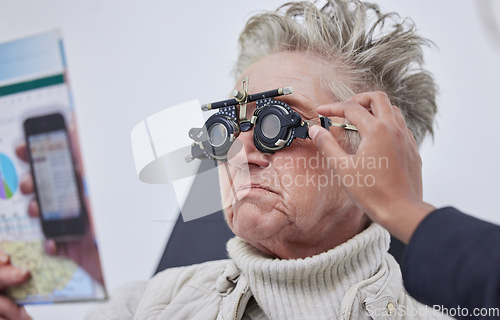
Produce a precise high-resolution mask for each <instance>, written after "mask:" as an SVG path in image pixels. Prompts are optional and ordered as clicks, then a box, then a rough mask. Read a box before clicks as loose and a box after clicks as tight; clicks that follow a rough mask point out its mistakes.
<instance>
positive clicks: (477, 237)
mask: <svg viewBox="0 0 500 320" xmlns="http://www.w3.org/2000/svg"><path fill="white" fill-rule="evenodd" d="M402 271H403V280H404V284H405V287H406V289H407V290H408V292H409V293H410V295H412V296H413V297H414V298H416V299H417V300H419V301H420V302H422V303H425V304H427V305H431V306H432V305H439V306H444V307H446V308H456V307H457V306H460V307H461V308H467V309H468V310H469V312H473V309H474V308H500V226H496V225H494V224H491V223H488V222H485V221H482V220H479V219H476V218H474V217H471V216H469V215H466V214H464V213H462V212H460V211H458V210H457V209H455V208H451V207H447V208H442V209H438V210H436V211H434V212H432V213H431V214H430V215H428V216H427V217H426V218H425V219H424V220H423V221H422V222H421V223H420V225H419V226H418V227H417V229H416V231H415V233H414V234H413V236H412V238H411V240H410V243H409V244H408V246H407V248H406V252H405V255H404V259H403V266H402ZM494 318H495V319H500V316H499V315H497V316H496V317H494ZM488 319H490V318H488ZM491 319H493V318H491Z"/></svg>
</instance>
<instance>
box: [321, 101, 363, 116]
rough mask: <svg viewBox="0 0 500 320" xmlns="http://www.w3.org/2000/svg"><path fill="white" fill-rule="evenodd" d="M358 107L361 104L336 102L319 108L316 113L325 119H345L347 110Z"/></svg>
mask: <svg viewBox="0 0 500 320" xmlns="http://www.w3.org/2000/svg"><path fill="white" fill-rule="evenodd" d="M356 105H358V106H359V103H356V102H353V101H344V102H335V103H330V104H325V105H322V106H319V107H318V108H317V109H316V111H318V113H319V114H321V115H323V116H325V117H332V116H337V117H342V118H345V110H347V109H349V108H352V107H354V106H356Z"/></svg>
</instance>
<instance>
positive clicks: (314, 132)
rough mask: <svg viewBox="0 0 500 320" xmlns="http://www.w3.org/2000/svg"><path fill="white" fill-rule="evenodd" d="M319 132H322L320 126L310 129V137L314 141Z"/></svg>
mask: <svg viewBox="0 0 500 320" xmlns="http://www.w3.org/2000/svg"><path fill="white" fill-rule="evenodd" d="M319 130H320V128H319V126H311V127H309V137H311V139H312V140H314V138H315V137H316V135H317V134H318V132H319Z"/></svg>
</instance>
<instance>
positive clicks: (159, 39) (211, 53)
mask: <svg viewBox="0 0 500 320" xmlns="http://www.w3.org/2000/svg"><path fill="white" fill-rule="evenodd" d="M479 1H485V2H486V0H477V1H472V0H460V1H453V2H449V1H434V0H419V1H411V2H410V1H398V0H383V1H379V3H380V4H381V6H382V7H383V8H385V9H387V10H394V11H398V12H400V13H401V15H403V16H410V17H411V18H412V19H413V20H414V21H415V22H416V23H417V26H418V27H419V30H420V32H421V34H422V35H424V36H426V37H428V38H430V39H431V40H433V41H434V42H435V43H436V45H437V47H438V48H439V49H435V50H432V51H430V50H428V51H427V53H428V54H427V61H428V66H429V68H430V69H431V70H432V71H433V72H434V74H435V77H436V80H437V82H438V84H439V85H440V91H441V94H440V96H439V108H440V111H439V115H438V117H437V122H438V127H437V129H436V135H435V141H434V142H432V141H430V140H428V141H427V142H426V143H425V144H424V146H423V148H422V157H423V161H424V188H425V199H426V200H427V201H429V202H430V203H433V204H434V205H436V206H443V205H449V204H452V205H455V206H457V207H459V208H461V209H463V210H465V211H466V212H469V213H471V214H474V215H476V216H479V217H482V218H485V219H487V220H490V221H496V222H497V223H500V213H498V209H496V208H495V207H494V205H495V204H496V203H495V200H494V199H495V198H496V197H497V193H498V192H500V166H498V165H497V163H498V162H499V160H500V151H499V150H498V146H499V143H498V138H497V137H498V130H497V128H498V119H500V108H498V106H499V105H500V103H499V102H498V99H497V95H498V92H499V89H500V86H499V84H500V82H499V80H498V78H497V75H499V74H500V59H499V58H500V48H499V47H494V45H493V44H492V43H491V41H490V39H489V38H487V34H486V32H485V26H484V25H483V22H482V21H483V20H484V19H482V18H481V17H480V16H479V13H478V9H477V4H476V3H477V2H479ZM282 2H283V1H281V0H280V1H278V0H272V1H270V0H253V1H234V0H233V1H229V0H225V1H224V0H212V1H196V2H193V1H175V2H174V1H159V0H156V1H154V0H143V1H131V0H127V1H104V0H91V1H74V0H73V1H64V0H59V1H57V0H46V1H35V0H19V1H8V0H0V41H3V40H9V39H13V38H16V37H18V36H25V35H30V34H33V33H37V32H40V31H45V30H48V29H52V28H55V27H58V28H61V29H62V32H63V36H64V39H65V47H66V54H67V60H68V65H69V77H70V80H71V85H72V90H73V93H74V99H75V104H76V109H77V115H78V120H79V125H80V135H81V141H82V147H83V154H84V163H85V166H86V170H87V175H88V180H89V181H88V183H89V188H90V193H91V201H92V204H93V211H94V216H95V222H96V228H97V232H98V237H99V245H100V250H101V254H102V260H103V266H104V273H105V279H106V283H107V285H108V288H109V289H110V291H111V292H112V291H113V289H115V288H116V287H118V286H119V285H120V284H123V283H125V282H128V281H131V280H137V279H147V278H149V277H150V275H151V274H152V273H153V271H154V270H155V268H156V265H157V263H158V260H159V258H160V255H161V252H162V251H163V247H164V244H165V242H166V240H167V238H168V235H169V232H170V230H171V227H172V223H173V222H174V220H175V218H176V217H175V215H176V214H177V209H176V206H175V204H174V203H173V197H172V194H171V188H170V187H169V186H153V185H146V184H142V183H140V182H139V180H138V179H137V178H136V175H135V168H134V164H133V159H132V154H131V149H130V138H129V137H130V130H131V129H132V127H133V126H134V125H135V124H136V123H137V122H139V121H140V120H142V119H144V118H145V117H146V116H148V115H150V114H152V113H154V112H156V111H159V110H161V109H163V108H165V107H167V106H170V105H174V104H177V103H180V102H183V101H187V100H190V99H193V98H199V99H200V101H202V102H209V101H211V100H216V99H219V98H223V97H225V96H226V95H227V93H228V92H229V90H230V89H231V87H232V85H233V83H232V78H231V77H230V75H229V72H230V70H231V66H232V64H233V62H234V60H235V56H236V40H237V36H238V33H239V31H240V30H241V28H242V26H243V24H244V21H245V20H246V18H248V17H249V15H250V14H251V13H253V12H255V11H257V10H261V9H273V8H275V7H277V6H278V5H279V4H281V3H282ZM493 7H494V12H496V17H497V21H499V20H500V6H499V5H498V4H494V5H493ZM497 23H498V22H497ZM499 41H500V40H499ZM177 120H178V121H182V119H177ZM159 220H162V221H159ZM90 306H92V304H91V303H83V304H64V305H57V306H30V307H28V310H29V312H30V313H31V314H32V315H33V316H34V318H35V319H54V318H60V319H70V318H71V319H77V318H80V315H79V316H78V317H77V316H75V315H76V314H82V315H81V317H83V314H84V313H85V311H86V310H87V309H88V308H89V307H90Z"/></svg>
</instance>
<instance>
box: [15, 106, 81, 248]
mask: <svg viewBox="0 0 500 320" xmlns="http://www.w3.org/2000/svg"><path fill="white" fill-rule="evenodd" d="M24 135H25V138H26V146H27V153H28V159H29V163H30V167H31V173H32V176H33V182H34V186H35V194H36V199H37V201H38V206H39V210H40V215H39V216H40V221H41V226H42V230H43V233H44V235H45V237H46V238H50V239H54V240H55V241H68V240H74V239H78V238H80V237H82V236H83V235H84V234H85V231H86V228H87V227H88V226H87V210H86V206H85V202H84V201H83V196H82V194H83V193H82V186H81V185H80V183H79V179H78V175H77V172H76V170H75V159H74V156H73V153H72V148H71V139H70V137H69V134H68V129H67V127H66V122H65V119H64V116H63V115H62V114H61V113H53V114H48V115H43V116H38V117H33V118H28V119H26V120H25V121H24Z"/></svg>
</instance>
